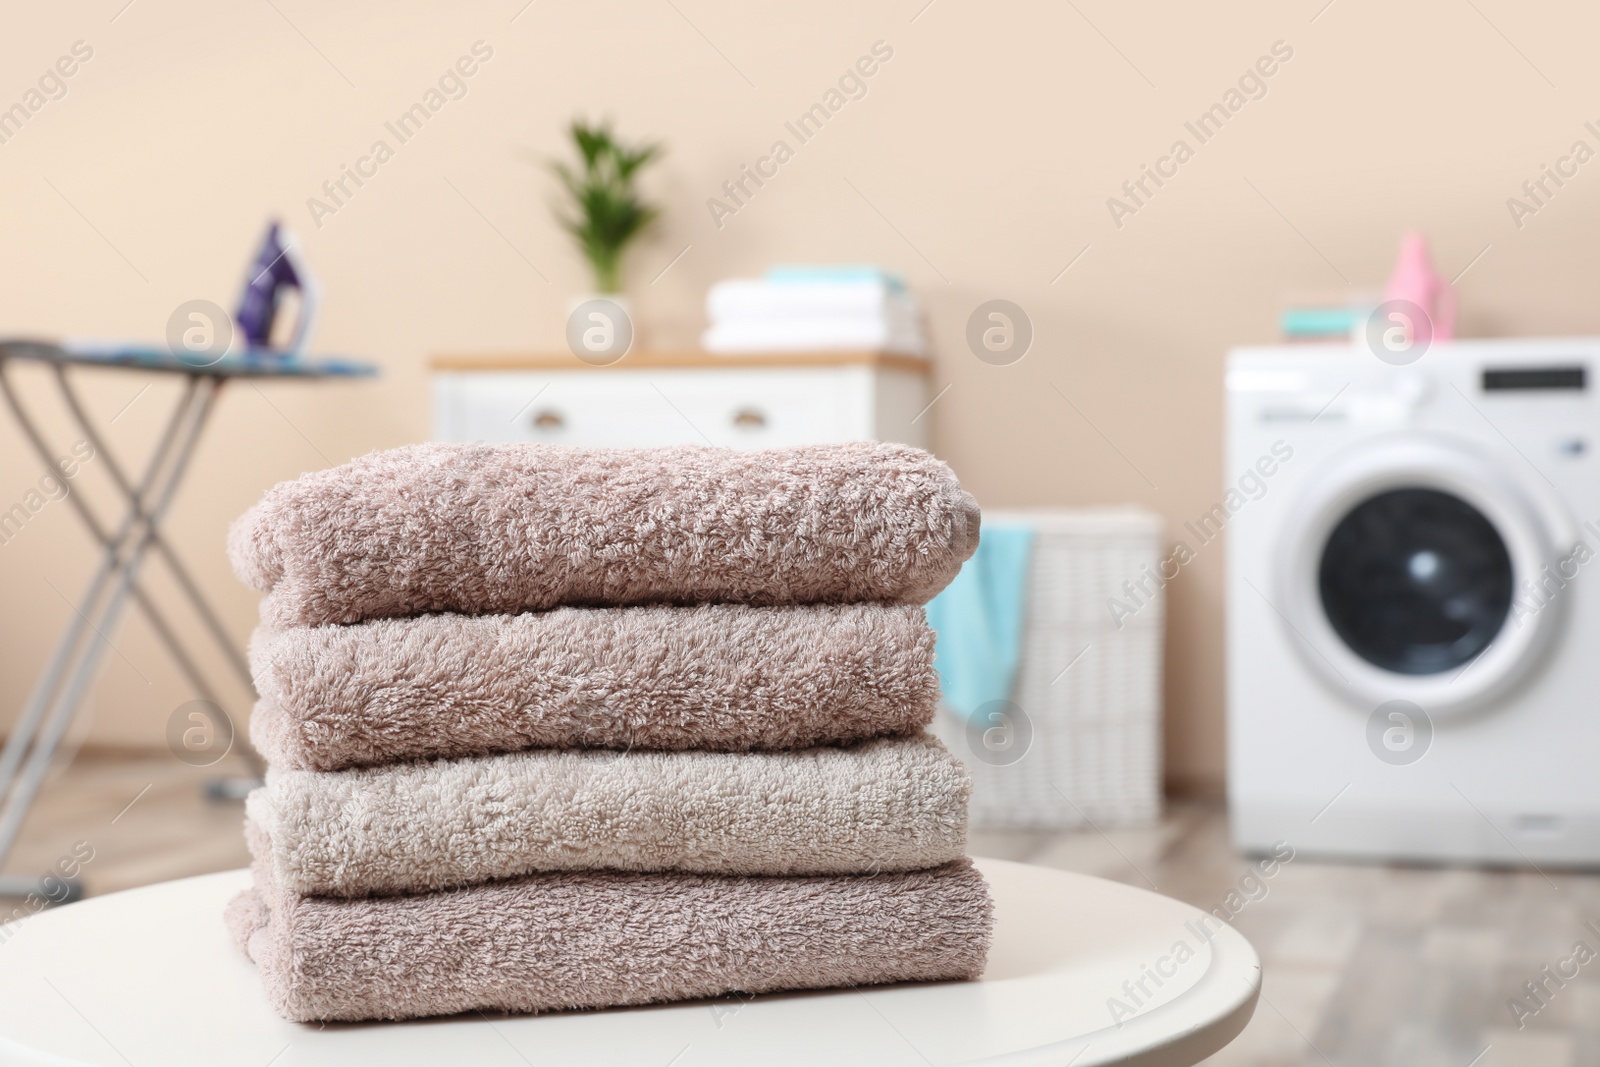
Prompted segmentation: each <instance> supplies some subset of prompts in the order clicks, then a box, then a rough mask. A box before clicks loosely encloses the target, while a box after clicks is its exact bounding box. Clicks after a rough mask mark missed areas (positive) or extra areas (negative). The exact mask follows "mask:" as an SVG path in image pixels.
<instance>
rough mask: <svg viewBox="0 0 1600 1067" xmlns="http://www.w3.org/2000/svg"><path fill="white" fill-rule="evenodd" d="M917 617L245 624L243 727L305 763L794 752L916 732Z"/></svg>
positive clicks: (647, 614) (277, 757)
mask: <svg viewBox="0 0 1600 1067" xmlns="http://www.w3.org/2000/svg"><path fill="white" fill-rule="evenodd" d="M933 649H934V639H933V631H932V630H931V629H929V628H928V624H927V622H926V620H925V619H924V618H923V614H922V609H921V608H920V607H916V606H912V605H904V604H819V605H801V606H795V607H778V608H754V607H746V606H744V605H739V604H705V605H698V606H694V607H672V606H663V605H651V606H647V607H632V608H557V609H554V610H552V611H546V612H529V613H525V614H521V615H450V614H445V615H424V616H419V617H417V618H412V619H377V620H373V621H371V622H365V623H359V624H357V625H354V626H315V627H296V628H294V629H290V630H267V629H261V630H258V631H256V635H255V638H254V639H253V641H252V642H251V650H250V653H251V662H252V665H253V666H254V668H255V679H256V689H257V690H258V691H259V692H260V694H261V697H262V700H261V703H260V704H259V705H258V706H257V708H256V712H255V714H254V715H253V716H252V718H251V721H250V736H251V740H252V741H253V742H254V743H255V747H256V749H257V750H258V751H259V752H260V753H261V754H262V755H264V756H265V757H266V758H267V759H268V760H269V761H270V762H271V763H273V764H274V765H275V766H280V767H289V768H298V769H305V770H338V769H340V768H343V767H354V766H364V765H372V764H379V763H389V762H393V761H396V760H405V759H419V758H427V757H434V756H476V755H486V754H489V753H494V752H514V751H517V750H519V749H526V748H564V747H569V746H570V747H586V748H629V747H633V748H647V749H687V748H698V749H711V750H718V751H742V750H749V749H784V748H805V747H809V746H811V745H819V744H843V743H848V742H853V741H861V740H866V739H869V738H873V737H882V736H890V735H907V734H913V733H918V732H920V731H921V730H922V728H923V727H925V726H927V725H928V724H929V723H930V722H931V721H932V720H933V714H934V709H935V708H936V707H937V705H938V701H939V676H938V674H937V673H936V672H935V671H934V668H933Z"/></svg>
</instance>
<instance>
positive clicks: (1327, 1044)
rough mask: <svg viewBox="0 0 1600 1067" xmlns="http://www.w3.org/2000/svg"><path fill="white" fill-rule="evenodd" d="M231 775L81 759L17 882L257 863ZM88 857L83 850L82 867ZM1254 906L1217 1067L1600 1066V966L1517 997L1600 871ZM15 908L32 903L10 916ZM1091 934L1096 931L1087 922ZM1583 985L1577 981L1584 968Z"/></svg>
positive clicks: (1197, 883) (1191, 835) (1206, 870)
mask: <svg viewBox="0 0 1600 1067" xmlns="http://www.w3.org/2000/svg"><path fill="white" fill-rule="evenodd" d="M243 770H244V767H243V766H242V765H232V764H230V763H223V764H219V765H218V766H216V767H212V768H206V769H195V768H190V767H186V766H184V765H183V764H181V763H179V762H178V761H176V760H174V759H172V758H171V757H168V756H162V757H159V758H157V757H150V758H137V759H136V758H127V757H115V758H114V757H110V756H106V755H104V754H98V755H97V754H84V755H80V756H79V757H78V758H77V759H76V760H75V761H74V762H73V763H72V764H71V765H70V766H69V767H67V768H66V769H64V770H63V771H62V772H61V773H60V774H58V775H57V777H56V778H55V779H54V780H53V781H52V782H51V783H50V784H49V786H48V788H47V789H46V790H45V792H44V793H43V794H42V795H41V798H40V803H39V805H38V807H37V808H36V810H35V814H34V816H33V817H32V818H31V819H30V821H29V823H28V826H27V827H26V829H25V834H24V837H23V839H22V841H21V842H20V843H19V846H18V849H17V851H16V854H15V856H14V858H13V862H12V863H11V864H9V871H10V872H11V873H18V874H22V873H30V874H43V873H45V872H48V871H50V870H51V869H52V868H53V867H54V866H55V865H56V863H57V861H58V860H59V859H61V858H62V857H64V856H70V855H71V854H72V852H73V849H74V846H75V845H76V844H77V843H78V842H86V843H87V845H88V847H90V848H92V849H93V850H94V856H93V859H91V860H90V861H89V862H88V863H87V864H85V865H84V866H83V870H82V879H83V881H84V883H85V885H86V887H87V889H88V891H89V892H90V893H91V894H100V893H107V892H111V891H114V890H118V889H125V888H128V887H130V886H135V885H142V884H145V883H148V882H156V881H162V880H164V879H169V878H179V877H183V876H185V875H191V874H201V873H205V872H209V871H218V870H226V869H229V868H233V867H240V866H243V865H244V864H245V863H246V862H247V854H246V852H245V848H244V842H243V840H242V836H241V832H240V823H241V820H242V817H243V805H242V804H239V803H237V802H223V803H218V802H213V801H208V800H206V799H204V797H203V794H202V789H203V786H204V784H205V782H206V781H207V780H208V779H211V778H214V777H217V776H218V775H219V774H227V773H239V772H242V771H243ZM83 851H84V850H83V849H82V848H81V847H80V848H79V854H80V855H81V854H83ZM972 851H973V852H974V853H975V854H977V855H984V856H997V857H1002V858H1005V859H1014V860H1023V861H1026V862H1029V863H1038V864H1042V865H1045V866H1049V867H1058V868H1061V869H1064V870H1072V871H1080V872H1084V873H1088V874H1095V875H1100V876H1103V877H1107V878H1113V879H1116V880H1118V881H1122V882H1127V883H1129V884H1130V885H1138V886H1143V887H1145V888H1152V887H1153V888H1155V889H1157V890H1159V891H1160V892H1162V893H1165V894H1168V895H1169V896H1174V897H1178V898H1180V899H1182V900H1186V901H1188V902H1189V903H1191V904H1195V905H1197V906H1199V907H1202V908H1206V909H1208V910H1209V909H1211V908H1212V907H1214V906H1217V905H1219V904H1223V903H1224V902H1225V901H1226V900H1227V898H1228V894H1229V892H1230V891H1231V890H1237V889H1239V887H1240V878H1241V876H1242V875H1244V874H1245V873H1246V871H1247V869H1248V868H1247V866H1246V863H1245V861H1244V860H1242V859H1241V858H1240V857H1239V856H1237V855H1236V854H1235V853H1234V852H1233V850H1232V848H1231V847H1230V846H1229V844H1228V840H1227V823H1226V817H1225V814H1224V812H1223V811H1222V809H1221V808H1220V807H1218V806H1215V805H1207V804H1198V803H1181V804H1175V805H1173V806H1172V807H1171V808H1170V810H1169V811H1168V813H1167V815H1166V817H1165V818H1164V819H1163V820H1162V821H1161V823H1160V824H1159V825H1156V826H1153V827H1149V828H1145V829H1136V830H1112V831H1108V832H1107V833H1105V834H1103V835H1102V834H1100V833H1097V832H1094V831H1087V832H1079V833H1039V832H1031V831H992V830H990V831H974V833H973V837H972ZM1247 888H1248V889H1249V890H1250V892H1249V893H1248V894H1243V893H1241V894H1240V896H1238V897H1235V898H1234V899H1235V900H1236V901H1244V898H1245V897H1246V896H1252V897H1254V898H1255V899H1251V900H1248V901H1245V902H1242V903H1241V904H1240V906H1239V908H1238V914H1237V916H1236V917H1235V920H1234V925H1235V926H1236V927H1237V928H1238V929H1239V930H1240V931H1241V932H1242V933H1243V934H1244V935H1245V936H1246V937H1248V938H1249V939H1250V940H1251V942H1252V943H1253V944H1254V945H1255V946H1256V949H1257V951H1258V952H1260V953H1261V956H1262V958H1263V961H1264V963H1265V981H1264V984H1263V990H1262V998H1261V1003H1260V1006H1259V1007H1258V1008H1257V1010H1256V1015H1255V1018H1254V1019H1253V1020H1252V1021H1251V1023H1250V1025H1249V1027H1248V1028H1246V1030H1245V1032H1244V1034H1243V1035H1241V1036H1240V1038H1239V1039H1238V1040H1237V1041H1235V1042H1234V1043H1233V1044H1232V1045H1231V1046H1229V1047H1228V1048H1227V1049H1225V1050H1224V1051H1223V1052H1222V1053H1220V1054H1218V1055H1217V1056H1215V1057H1213V1058H1212V1059H1211V1060H1208V1061H1207V1063H1208V1064H1210V1065H1212V1067H1223V1065H1227V1067H1257V1065H1259V1067H1266V1065H1271V1067H1280V1065H1283V1067H1287V1065H1295V1067H1300V1065H1317V1067H1329V1065H1332V1067H1391V1065H1392V1067H1493V1065H1501V1067H1506V1065H1515V1067H1555V1065H1561V1067H1568V1065H1572V1067H1576V1065H1580V1064H1600V959H1596V960H1595V961H1594V962H1592V963H1589V964H1588V965H1587V966H1585V967H1583V968H1582V969H1581V970H1580V971H1579V973H1578V976H1577V977H1576V978H1575V979H1573V980H1570V981H1568V982H1567V983H1566V984H1565V986H1564V987H1561V988H1557V987H1556V986H1555V985H1554V983H1551V984H1550V988H1551V989H1552V990H1554V995H1553V996H1551V997H1549V998H1547V999H1548V1000H1549V1003H1548V1006H1547V1007H1544V1008H1543V1009H1542V1010H1541V1011H1540V1012H1539V1013H1538V1014H1537V1015H1536V1016H1534V1017H1532V1018H1530V1019H1528V1020H1527V1025H1526V1028H1525V1029H1522V1030H1520V1031H1519V1030H1518V1028H1517V1025H1516V1020H1515V1019H1514V1017H1513V1015H1512V1013H1511V1011H1510V1009H1509V1008H1508V1007H1507V1000H1508V999H1509V998H1510V997H1512V996H1514V995H1519V994H1522V992H1523V991H1522V988H1521V987H1522V984H1523V983H1524V982H1527V981H1530V980H1536V979H1538V978H1539V977H1540V974H1539V970H1540V968H1541V967H1543V966H1545V965H1547V964H1548V965H1550V966H1551V967H1555V966H1556V965H1557V964H1558V962H1559V961H1561V960H1563V959H1566V958H1568V957H1570V956H1571V955H1572V952H1573V946H1574V944H1575V942H1577V941H1579V940H1585V941H1587V942H1588V944H1589V945H1590V947H1592V948H1595V949H1600V938H1596V937H1595V936H1593V935H1591V934H1589V933H1588V932H1587V931H1585V929H1584V923H1585V922H1587V921H1589V920H1595V921H1596V922H1597V925H1600V875H1572V874H1564V873H1558V872H1551V874H1550V878H1549V880H1548V881H1547V880H1546V879H1545V878H1544V877H1543V876H1541V875H1540V874H1538V873H1536V872H1522V871H1482V870H1472V869H1428V868H1396V867H1378V866H1345V865H1331V864H1318V863H1313V862H1311V861H1310V860H1309V859H1305V858H1296V859H1294V860H1292V861H1290V862H1289V863H1287V864H1284V865H1283V866H1282V867H1281V868H1279V869H1278V871H1277V873H1276V874H1275V875H1274V876H1273V877H1271V878H1270V879H1266V880H1264V881H1263V882H1261V883H1259V886H1258V885H1257V884H1256V883H1249V884H1248V885H1247ZM3 903H4V907H5V908H7V909H9V908H10V907H12V906H14V904H15V902H10V901H7V902H3ZM1085 919H1086V921H1092V916H1086V917H1085ZM1569 973H1570V971H1569Z"/></svg>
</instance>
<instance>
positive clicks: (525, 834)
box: [247, 737, 971, 896]
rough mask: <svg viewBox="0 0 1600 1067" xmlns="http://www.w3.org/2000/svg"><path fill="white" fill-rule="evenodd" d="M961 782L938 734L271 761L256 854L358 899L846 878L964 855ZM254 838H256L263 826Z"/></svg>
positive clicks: (260, 800) (283, 873) (253, 805)
mask: <svg viewBox="0 0 1600 1067" xmlns="http://www.w3.org/2000/svg"><path fill="white" fill-rule="evenodd" d="M970 791H971V781H970V779H969V778H968V776H967V772H966V770H965V768H964V767H963V766H962V764H961V761H960V760H958V759H956V758H955V757H953V756H951V755H950V753H948V752H946V751H945V749H944V746H943V745H941V744H940V743H939V742H938V741H936V740H934V739H933V738H932V737H914V738H901V739H896V740H888V741H870V742H867V743H866V744H864V745H861V746H858V747H855V748H817V749H806V750H802V751H799V752H775V753H761V754H741V753H726V752H629V753H615V752H608V751H605V750H594V749H591V750H580V751H570V750H569V751H562V750H551V749H536V750H534V751H531V752H516V753H511V754H509V755H504V756H484V757H478V758H475V759H460V760H437V761H434V762H431V763H402V764H396V765H392V766H388V767H373V768H368V769H364V770H353V771H289V772H281V771H269V772H268V774H267V786H266V788H265V789H258V790H256V791H255V792H254V793H252V794H251V795H250V798H249V802H248V809H247V810H248V814H249V816H250V818H251V819H253V820H255V822H256V823H257V824H258V825H260V826H261V827H262V828H263V829H264V830H265V831H266V835H267V836H269V837H270V840H271V843H272V844H271V851H270V852H268V853H265V854H263V855H259V856H257V857H256V858H257V860H258V861H261V862H263V863H267V864H270V865H271V867H272V870H273V873H274V876H275V879H276V881H277V883H278V884H279V885H281V886H283V888H284V889H286V890H289V891H291V892H296V893H306V894H319V895H331V896H361V895H365V894H367V893H374V892H376V893H397V892H406V891H413V890H425V889H443V888H447V887H450V886H459V885H471V884H473V883H475V882H482V881H486V880H488V879H491V878H508V877H512V876H515V875H520V874H531V873H533V872H535V871H573V870H585V869H597V870H622V871H685V872H690V873H697V874H856V873H861V872H868V871H902V870H912V869H915V868H919V867H936V866H938V865H939V864H942V863H948V862H950V861H951V860H954V859H958V858H959V857H961V856H962V855H963V853H964V852H965V850H966V837H967V833H966V831H967V797H968V794H969V793H970ZM258 840H260V839H259V838H258Z"/></svg>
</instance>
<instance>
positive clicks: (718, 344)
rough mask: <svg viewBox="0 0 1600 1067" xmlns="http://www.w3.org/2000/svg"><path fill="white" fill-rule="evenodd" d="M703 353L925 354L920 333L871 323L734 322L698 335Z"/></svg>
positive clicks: (909, 327) (833, 320) (832, 319)
mask: <svg viewBox="0 0 1600 1067" xmlns="http://www.w3.org/2000/svg"><path fill="white" fill-rule="evenodd" d="M700 345H701V347H702V348H704V349H705V350H706V351H707V352H807V351H822V350H836V349H869V350H872V351H875V352H904V353H906V354H907V355H912V356H920V355H923V354H924V353H926V352H927V349H928V345H927V342H926V341H925V340H924V339H923V336H922V329H921V327H919V326H915V325H899V324H896V323H893V322H883V321H877V320H872V319H864V318H863V319H855V318H844V317H842V316H833V317H829V318H825V319H792V320H784V319H774V320H771V321H755V320H751V319H738V320H732V321H726V322H719V323H717V324H716V325H714V326H712V327H711V328H710V329H709V330H707V331H706V332H705V333H703V334H701V335H700Z"/></svg>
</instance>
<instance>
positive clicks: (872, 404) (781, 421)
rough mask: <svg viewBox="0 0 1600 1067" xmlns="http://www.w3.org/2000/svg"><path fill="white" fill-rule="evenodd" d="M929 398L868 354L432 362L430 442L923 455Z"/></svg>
mask: <svg viewBox="0 0 1600 1067" xmlns="http://www.w3.org/2000/svg"><path fill="white" fill-rule="evenodd" d="M931 399H932V396H931V394H930V392H929V389H928V369H927V364H926V363H925V362H924V361H922V360H915V359H910V358H908V357H900V356H892V355H881V354H876V353H826V354H821V353H819V354H817V355H814V356H809V355H789V354H785V355H783V356H771V357H768V356H744V357H741V356H715V355H706V354H700V353H685V354H651V353H634V354H630V355H629V356H627V357H626V358H625V359H623V360H622V361H621V362H619V363H617V364H615V365H613V366H609V367H591V366H588V365H586V364H584V363H582V362H580V361H578V360H577V359H576V358H574V357H571V356H565V357H556V356H549V357H545V356H527V357H513V356H502V357H495V356H483V357H475V356H440V357H438V358H436V359H435V360H434V361H433V433H434V437H435V439H437V440H442V441H541V442H548V443H551V444H567V445H590V446H614V447H653V446H658V445H679V444H712V445H718V446H725V447H731V448H741V449H749V448H776V447H781V446H784V445H800V444H823V443H828V442H834V441H856V440H881V441H901V442H904V443H907V444H913V445H917V446H919V447H923V448H926V447H927V446H928V443H929V442H928V433H927V430H928V422H929V419H930V416H929V415H928V414H927V413H926V412H925V410H924V409H925V408H926V407H927V405H928V402H929V400H931Z"/></svg>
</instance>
